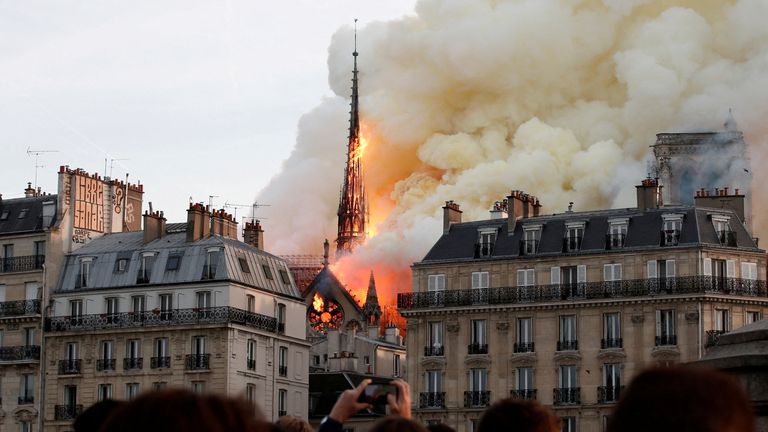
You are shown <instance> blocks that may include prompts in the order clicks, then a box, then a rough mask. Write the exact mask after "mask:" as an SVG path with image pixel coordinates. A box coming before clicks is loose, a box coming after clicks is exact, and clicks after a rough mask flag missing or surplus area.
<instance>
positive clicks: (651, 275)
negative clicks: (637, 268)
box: [647, 260, 658, 279]
mask: <svg viewBox="0 0 768 432" xmlns="http://www.w3.org/2000/svg"><path fill="white" fill-rule="evenodd" d="M647 267H648V271H647V276H648V279H655V278H657V277H658V276H657V274H656V260H651V261H648V264H647Z"/></svg>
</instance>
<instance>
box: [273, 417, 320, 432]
mask: <svg viewBox="0 0 768 432" xmlns="http://www.w3.org/2000/svg"><path fill="white" fill-rule="evenodd" d="M276 423H277V425H278V426H279V427H280V428H281V429H282V430H283V431H285V432H314V429H312V426H310V424H309V423H307V422H306V421H305V420H302V419H300V418H298V417H294V416H289V415H286V416H282V417H280V418H279V419H277V422H276Z"/></svg>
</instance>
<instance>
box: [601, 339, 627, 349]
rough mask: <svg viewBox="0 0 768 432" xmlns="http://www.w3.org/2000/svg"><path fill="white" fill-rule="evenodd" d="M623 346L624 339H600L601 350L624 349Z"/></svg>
mask: <svg viewBox="0 0 768 432" xmlns="http://www.w3.org/2000/svg"><path fill="white" fill-rule="evenodd" d="M623 346H624V339H622V338H608V339H600V349H609V348H622V347H623Z"/></svg>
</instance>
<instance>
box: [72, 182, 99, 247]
mask: <svg viewBox="0 0 768 432" xmlns="http://www.w3.org/2000/svg"><path fill="white" fill-rule="evenodd" d="M75 180H76V183H75V190H76V195H75V212H74V213H75V228H76V229H77V228H80V229H85V230H89V231H97V232H104V184H103V183H102V182H101V180H100V179H95V178H91V177H84V176H75ZM73 237H74V236H73ZM73 240H74V239H73Z"/></svg>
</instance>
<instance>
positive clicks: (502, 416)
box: [477, 398, 560, 432]
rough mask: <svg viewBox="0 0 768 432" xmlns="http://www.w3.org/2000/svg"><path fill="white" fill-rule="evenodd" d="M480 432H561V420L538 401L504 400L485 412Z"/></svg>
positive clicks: (479, 426) (481, 420) (478, 427)
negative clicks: (511, 431) (507, 431)
mask: <svg viewBox="0 0 768 432" xmlns="http://www.w3.org/2000/svg"><path fill="white" fill-rule="evenodd" d="M477 430H478V431H479V432H493V431H504V430H514V431H515V432H559V431H560V418H559V417H557V416H556V415H555V414H554V413H552V411H550V410H549V409H547V408H545V407H544V406H543V405H542V404H540V403H539V402H537V401H531V400H519V399H512V398H508V399H502V400H500V401H498V402H496V403H495V404H493V405H491V407H490V408H488V409H487V410H485V412H484V413H483V416H482V417H480V424H478V426H477Z"/></svg>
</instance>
